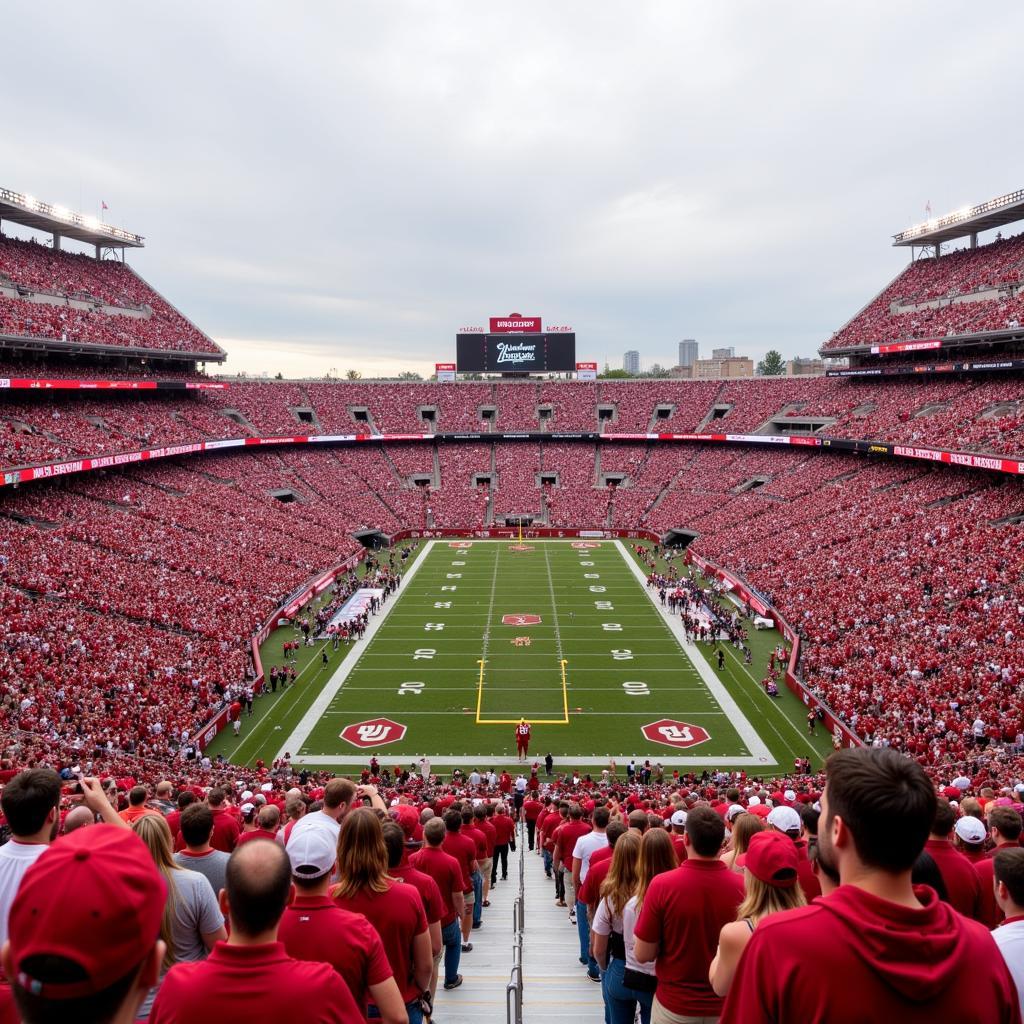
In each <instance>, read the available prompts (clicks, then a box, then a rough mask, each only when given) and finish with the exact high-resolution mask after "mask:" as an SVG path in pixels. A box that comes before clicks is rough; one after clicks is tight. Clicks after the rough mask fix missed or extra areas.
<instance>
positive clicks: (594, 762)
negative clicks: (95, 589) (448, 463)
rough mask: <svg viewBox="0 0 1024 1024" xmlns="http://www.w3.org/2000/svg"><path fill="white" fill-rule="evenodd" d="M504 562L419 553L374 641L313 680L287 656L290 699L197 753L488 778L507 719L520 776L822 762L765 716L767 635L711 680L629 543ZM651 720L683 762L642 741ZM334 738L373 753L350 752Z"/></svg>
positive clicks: (825, 743)
mask: <svg viewBox="0 0 1024 1024" xmlns="http://www.w3.org/2000/svg"><path fill="white" fill-rule="evenodd" d="M580 543H587V544H590V545H592V546H588V547H580V546H578V545H579V544H580ZM516 546H517V545H515V544H513V543H510V542H509V541H479V540H474V541H472V542H457V541H448V540H437V541H432V542H427V543H425V544H423V545H422V546H421V547H420V549H419V550H418V551H417V554H416V558H415V561H413V560H412V559H410V561H411V562H413V565H412V566H411V568H409V569H407V575H406V578H405V580H404V581H403V585H402V587H401V588H400V590H399V592H398V594H397V595H393V596H392V598H391V599H390V600H389V602H388V605H387V606H385V611H386V615H384V616H377V617H376V618H374V619H372V620H371V622H372V624H373V626H374V631H373V633H372V635H368V636H367V638H366V639H364V640H363V641H361V642H360V643H358V644H355V645H353V646H352V647H350V648H345V647H344V646H343V647H342V648H341V650H340V651H339V652H333V651H332V650H331V648H330V647H329V646H328V647H327V652H328V659H329V660H328V664H327V665H326V666H324V665H323V664H322V655H321V649H322V647H323V645H321V644H317V645H316V646H315V647H310V648H304V649H302V650H301V651H300V655H299V660H298V663H297V666H296V667H297V670H298V671H299V680H298V683H297V685H296V686H295V687H292V688H289V690H287V691H285V692H283V693H282V692H280V691H279V692H278V693H277V694H276V695H267V696H265V697H262V698H260V699H259V700H258V701H257V702H256V711H255V714H254V715H253V717H252V718H246V719H245V721H244V723H243V726H244V727H243V733H242V736H241V738H240V739H235V737H233V736H232V735H230V731H227V732H225V733H222V734H221V736H220V737H218V738H217V740H216V741H215V743H214V745H213V746H212V748H211V752H212V753H214V754H216V753H224V754H225V755H226V756H228V757H229V759H230V760H232V761H236V762H239V761H240V762H248V763H251V762H253V761H255V760H256V759H257V758H263V759H264V760H265V761H267V762H269V761H270V760H272V759H273V758H274V757H276V756H278V755H279V754H281V753H282V752H284V751H285V750H288V751H289V752H290V753H291V755H292V758H293V761H294V762H296V763H303V764H307V765H309V766H310V767H317V768H320V767H331V768H336V769H344V770H350V769H352V768H354V767H358V766H361V765H365V764H366V762H367V761H368V760H369V757H370V756H371V754H376V756H377V757H378V758H379V759H380V760H381V761H382V762H383V763H387V764H394V763H397V762H404V763H409V762H410V761H412V760H414V759H417V758H418V757H420V756H421V755H422V754H427V755H428V756H429V757H430V759H431V762H432V764H433V765H434V766H435V767H436V768H437V769H439V770H442V771H444V770H447V769H448V768H451V767H454V766H456V765H457V766H459V767H462V768H463V769H468V768H470V767H472V766H473V764H474V763H478V764H480V765H481V766H483V765H485V764H486V766H490V765H492V764H493V765H499V766H500V765H503V764H514V763H515V756H516V750H515V740H514V723H515V722H516V721H518V719H519V718H520V717H525V718H527V719H528V720H529V721H530V722H531V723H532V725H533V736H532V741H531V747H530V756H531V760H533V759H534V758H543V756H544V754H545V753H547V752H548V751H550V752H551V753H552V754H553V756H554V758H555V762H556V765H557V766H558V767H559V768H566V767H570V766H578V767H580V768H582V769H583V770H589V771H593V770H594V769H595V768H596V769H597V770H600V768H601V767H603V766H605V765H606V764H607V762H608V759H609V757H614V758H615V759H616V761H617V762H618V764H619V766H620V767H622V766H624V765H625V763H626V762H627V761H628V760H629V759H630V758H631V757H636V758H637V759H638V760H639V761H642V760H643V759H645V758H650V760H651V761H652V762H654V761H660V762H661V763H662V764H664V765H678V766H681V767H684V766H685V767H693V768H697V769H701V768H704V767H707V768H713V767H744V768H746V769H747V771H748V772H749V773H751V774H758V773H759V772H761V771H769V770H772V769H773V768H774V767H775V766H779V767H780V768H782V769H786V768H790V767H792V763H793V759H794V758H795V757H798V756H809V757H811V758H812V760H813V761H814V762H815V763H818V762H819V761H820V760H821V758H822V757H823V755H824V754H826V753H827V752H828V750H829V749H830V744H829V737H828V736H827V735H826V734H825V733H824V732H823V731H822V730H820V729H819V730H818V734H817V735H816V736H809V735H808V734H807V730H806V724H805V720H804V715H805V713H806V711H805V709H804V708H803V706H802V705H801V704H800V702H799V701H798V700H796V698H794V697H792V696H791V695H790V694H789V693H788V691H786V690H785V689H783V696H782V697H781V698H779V699H777V700H773V699H772V698H769V697H768V696H767V695H765V693H764V692H763V690H762V689H761V687H760V686H759V680H760V678H761V675H762V674H763V667H764V665H765V663H766V661H767V658H768V653H769V651H770V650H771V648H772V647H773V646H774V644H776V643H777V642H778V641H779V636H778V634H777V633H776V632H774V631H767V632H765V633H755V634H754V635H753V636H752V638H751V639H752V648H753V652H754V661H753V665H752V666H750V668H749V669H748V668H747V667H746V666H744V665H743V662H742V659H741V658H740V657H738V656H737V655H736V652H735V651H734V650H733V649H732V648H724V649H725V651H726V664H725V667H724V669H723V670H722V671H721V672H718V671H717V670H716V669H712V667H711V665H710V664H709V662H714V658H713V651H712V649H711V648H709V647H707V646H703V647H700V649H699V650H698V648H697V647H695V646H694V645H685V644H683V643H682V642H681V639H682V634H681V632H678V627H676V632H678V636H677V635H676V632H674V631H673V628H671V627H670V623H669V622H668V621H667V620H666V618H665V617H664V615H663V614H662V612H661V611H660V610H659V608H658V607H657V606H656V604H655V602H654V601H652V600H651V597H652V596H654V597H655V598H656V595H651V594H649V592H648V591H647V590H646V588H645V587H644V585H643V582H642V575H641V574H640V573H641V572H642V571H643V570H642V567H641V566H640V565H639V562H638V561H637V559H636V558H635V556H634V554H633V552H632V545H631V544H630V543H622V544H620V543H617V542H615V541H610V540H601V541H591V542H570V541H542V540H533V539H531V540H527V541H524V543H523V546H524V547H525V548H527V550H515V548H516ZM509 616H511V617H512V619H511V621H508V622H506V621H503V620H505V619H506V617H509ZM519 616H525V617H530V616H534V617H539V620H540V621H539V622H535V621H533V619H531V618H526V619H519V618H517V617H519ZM673 621H674V622H678V620H677V619H675V620H673ZM292 635H293V632H292V628H291V627H285V628H283V629H279V630H277V631H275V633H274V634H272V635H271V637H270V638H269V639H268V640H267V642H266V644H265V645H264V647H263V659H264V667H265V668H269V666H270V665H271V664H274V663H279V662H280V658H281V653H280V652H281V643H282V642H283V641H284V640H286V639H290V638H291V637H292ZM517 638H518V642H517ZM705 659H706V660H705ZM380 719H386V720H387V721H386V722H379V721H378V720H380ZM662 720H667V723H668V724H667V729H668V733H667V735H668V737H669V738H670V739H673V740H675V741H676V744H681V745H675V744H673V745H667V744H665V743H660V742H653V741H652V739H651V738H649V737H648V736H647V735H645V733H644V732H643V731H642V730H643V727H644V726H652V727H654V726H655V724H656V723H659V722H661V721H662ZM673 723H674V724H673ZM359 726H362V729H361V730H360V729H359ZM403 727H404V728H403ZM687 727H689V728H688V729H687ZM663 728H665V727H664V726H663ZM345 730H348V732H347V733H346V735H347V736H349V737H350V738H354V739H356V740H357V741H359V742H367V741H370V742H373V741H376V740H378V739H380V740H382V741H383V742H381V743H380V745H375V746H369V747H361V746H357V745H353V744H352V743H351V742H349V741H347V740H346V739H345V738H343V736H342V735H341V734H342V732H343V731H345ZM649 732H653V735H654V736H655V737H661V738H664V737H665V736H666V733H664V732H658V731H657V730H656V728H654V729H653V730H649ZM705 734H706V738H705Z"/></svg>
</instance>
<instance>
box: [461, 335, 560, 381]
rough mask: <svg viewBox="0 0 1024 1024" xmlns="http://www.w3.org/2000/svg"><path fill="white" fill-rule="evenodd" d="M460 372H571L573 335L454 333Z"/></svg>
mask: <svg viewBox="0 0 1024 1024" xmlns="http://www.w3.org/2000/svg"><path fill="white" fill-rule="evenodd" d="M455 359H456V363H457V364H458V372H459V373H572V372H574V371H575V370H576V335H575V333H571V332H558V333H537V334H457V335H456V336H455Z"/></svg>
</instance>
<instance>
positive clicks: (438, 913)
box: [388, 853, 447, 924]
mask: <svg viewBox="0 0 1024 1024" xmlns="http://www.w3.org/2000/svg"><path fill="white" fill-rule="evenodd" d="M388 874H389V875H391V876H392V878H400V879H401V880H402V881H403V882H405V883H407V884H408V885H411V886H413V888H415V889H416V891H417V892H418V893H419V894H420V899H421V900H423V910H424V913H426V915H427V924H433V923H434V922H435V921H441V920H443V919H444V917H445V914H446V913H447V908H446V906H445V902H444V899H443V897H442V896H441V890H440V889H439V888H438V885H437V882H435V881H434V879H433V878H431V877H430V875H428V874H427V873H426V872H424V871H420V870H419V869H418V868H416V867H415V866H414V865H412V864H410V863H409V855H408V854H407V853H406V854H403V855H402V863H401V864H399V865H398V867H397V868H392V869H389V870H388Z"/></svg>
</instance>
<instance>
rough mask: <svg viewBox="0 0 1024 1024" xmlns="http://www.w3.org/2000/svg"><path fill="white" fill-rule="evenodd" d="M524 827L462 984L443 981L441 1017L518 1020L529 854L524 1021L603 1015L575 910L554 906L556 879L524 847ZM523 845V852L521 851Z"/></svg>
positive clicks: (575, 1020) (581, 1023)
mask: <svg viewBox="0 0 1024 1024" xmlns="http://www.w3.org/2000/svg"><path fill="white" fill-rule="evenodd" d="M525 839H526V835H525V832H521V834H520V837H518V838H517V840H516V841H517V843H519V847H518V850H517V852H516V853H515V854H514V855H512V856H511V857H510V858H509V877H508V881H506V882H502V881H500V880H499V882H498V885H497V886H496V887H495V888H494V889H493V890H491V896H490V900H491V905H490V906H489V907H488V908H487V910H486V911H485V913H484V922H483V927H482V928H480V929H478V930H477V931H475V932H473V939H472V941H473V951H472V952H471V953H464V954H463V956H462V963H461V966H460V967H459V972H460V973H461V974H462V976H463V977H464V978H465V979H466V981H465V983H464V984H463V985H462V987H461V988H457V989H454V990H453V991H451V992H445V991H444V989H443V988H442V987H440V986H439V987H438V992H437V999H436V1002H435V1006H434V1011H435V1013H434V1019H435V1020H436V1021H437V1024H480V1022H482V1021H486V1022H488V1024H499V1022H500V1021H502V1020H504V1021H506V1024H517V1021H516V1010H515V1000H514V998H513V997H512V996H511V995H510V993H509V992H508V986H509V982H510V975H512V977H514V974H513V972H512V967H513V964H514V963H515V959H516V953H515V952H514V949H515V947H516V946H517V945H519V942H518V940H517V936H516V921H517V911H518V908H517V907H516V902H517V897H518V896H519V885H518V884H517V882H518V873H519V859H520V856H522V859H523V875H524V879H523V881H524V887H523V892H524V913H523V918H522V920H523V926H524V927H523V931H522V935H521V946H520V948H521V950H522V985H523V994H522V1021H523V1022H524V1024H556V1022H557V1024H599V1022H600V1021H602V1020H603V1019H604V1003H603V1001H602V999H601V986H600V985H596V984H594V982H592V981H588V980H587V971H586V968H585V967H583V966H582V965H580V963H579V962H578V959H577V958H578V956H579V938H578V935H577V931H576V926H575V925H571V924H570V923H569V916H568V911H567V910H566V909H565V908H563V907H556V906H555V888H554V883H553V882H551V881H549V880H548V879H546V878H545V877H544V864H543V861H542V859H541V858H540V857H539V856H537V855H536V854H535V853H530V852H529V851H527V850H525V845H526V844H525ZM520 850H521V851H523V853H522V854H520V852H519V851H520Z"/></svg>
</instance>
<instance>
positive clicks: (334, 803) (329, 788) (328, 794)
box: [285, 779, 376, 843]
mask: <svg viewBox="0 0 1024 1024" xmlns="http://www.w3.org/2000/svg"><path fill="white" fill-rule="evenodd" d="M374 792H376V790H375V791H374ZM355 797H356V785H355V783H354V782H353V781H352V780H351V779H331V781H330V782H328V783H327V785H326V786H324V805H323V807H321V808H320V810H319V811H313V813H311V814H305V815H303V816H302V817H301V818H299V819H298V821H296V822H295V824H294V825H293V826H292V830H291V834H290V835H289V836H288V837H287V838H286V839H285V843H290V842H291V841H292V839H294V838H295V837H296V836H298V835H302V833H303V832H305V831H306V829H309V828H322V829H324V830H325V831H326V832H327V833H328V834H329V835H330V836H331V837H332V838H333V839H334V842H335V843H337V842H338V836H339V834H340V833H341V819H342V818H343V817H345V815H346V813H348V809H349V807H350V806H351V804H352V801H353V800H354V799H355Z"/></svg>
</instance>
